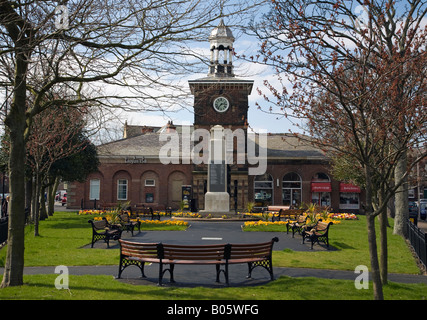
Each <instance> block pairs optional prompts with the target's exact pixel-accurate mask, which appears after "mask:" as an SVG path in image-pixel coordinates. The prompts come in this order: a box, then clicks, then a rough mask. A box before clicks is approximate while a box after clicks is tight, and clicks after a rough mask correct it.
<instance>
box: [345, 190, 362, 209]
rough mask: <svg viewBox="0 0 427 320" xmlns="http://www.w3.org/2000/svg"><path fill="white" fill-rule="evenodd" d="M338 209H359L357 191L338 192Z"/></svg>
mask: <svg viewBox="0 0 427 320" xmlns="http://www.w3.org/2000/svg"><path fill="white" fill-rule="evenodd" d="M340 209H342V210H359V194H358V193H343V192H341V193H340Z"/></svg>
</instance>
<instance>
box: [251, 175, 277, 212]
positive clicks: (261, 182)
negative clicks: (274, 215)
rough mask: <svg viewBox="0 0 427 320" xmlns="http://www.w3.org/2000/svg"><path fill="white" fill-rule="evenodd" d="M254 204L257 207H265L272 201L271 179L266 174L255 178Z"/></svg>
mask: <svg viewBox="0 0 427 320" xmlns="http://www.w3.org/2000/svg"><path fill="white" fill-rule="evenodd" d="M254 192H255V202H256V205H257V206H260V207H265V206H269V205H271V204H272V201H273V177H272V176H271V175H269V174H268V173H265V174H263V175H261V176H256V177H255V182H254Z"/></svg>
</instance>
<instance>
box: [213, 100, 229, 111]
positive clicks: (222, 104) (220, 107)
mask: <svg viewBox="0 0 427 320" xmlns="http://www.w3.org/2000/svg"><path fill="white" fill-rule="evenodd" d="M229 106H230V103H229V102H228V100H227V99H226V98H224V97H219V98H216V99H215V101H214V103H213V107H214V109H215V110H216V111H218V112H225V111H227V110H228V107H229Z"/></svg>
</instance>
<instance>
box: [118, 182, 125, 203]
mask: <svg viewBox="0 0 427 320" xmlns="http://www.w3.org/2000/svg"><path fill="white" fill-rule="evenodd" d="M127 199H128V181H127V180H125V179H119V180H117V200H127Z"/></svg>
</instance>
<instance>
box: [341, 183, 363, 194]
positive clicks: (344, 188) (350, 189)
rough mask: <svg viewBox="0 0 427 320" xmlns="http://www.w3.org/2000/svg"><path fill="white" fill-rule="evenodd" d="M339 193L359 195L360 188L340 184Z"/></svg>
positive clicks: (348, 184)
mask: <svg viewBox="0 0 427 320" xmlns="http://www.w3.org/2000/svg"><path fill="white" fill-rule="evenodd" d="M340 192H347V193H360V188H359V187H358V186H355V185H354V184H350V183H340Z"/></svg>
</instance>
